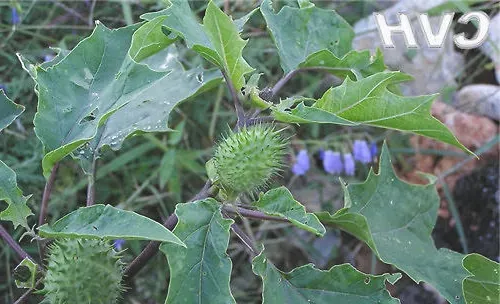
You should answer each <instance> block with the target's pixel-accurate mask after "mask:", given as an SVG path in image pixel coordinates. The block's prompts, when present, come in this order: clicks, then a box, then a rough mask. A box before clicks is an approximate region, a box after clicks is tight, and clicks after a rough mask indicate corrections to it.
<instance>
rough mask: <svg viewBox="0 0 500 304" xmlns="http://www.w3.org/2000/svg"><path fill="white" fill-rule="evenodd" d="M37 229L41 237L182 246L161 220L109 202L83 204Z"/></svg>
mask: <svg viewBox="0 0 500 304" xmlns="http://www.w3.org/2000/svg"><path fill="white" fill-rule="evenodd" d="M38 230H39V231H40V235H41V236H43V237H55V238H102V239H128V240H153V241H162V242H169V243H175V244H177V245H180V246H184V243H182V241H181V240H179V239H178V238H177V237H176V236H175V235H174V234H173V233H172V232H170V231H169V230H168V229H166V228H165V227H163V226H162V225H161V224H160V223H158V222H155V221H153V220H152V219H150V218H148V217H145V216H142V215H140V214H137V213H135V212H131V211H125V210H121V209H118V208H115V207H113V206H110V205H94V206H91V207H82V208H80V209H78V210H76V211H73V212H71V213H70V214H68V215H66V216H64V217H62V218H61V219H59V220H58V221H56V222H55V223H54V224H52V225H50V226H49V225H47V224H45V225H43V226H41V227H39V228H38Z"/></svg>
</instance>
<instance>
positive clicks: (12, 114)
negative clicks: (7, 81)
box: [0, 89, 24, 131]
mask: <svg viewBox="0 0 500 304" xmlns="http://www.w3.org/2000/svg"><path fill="white" fill-rule="evenodd" d="M23 112H24V107H23V106H22V105H18V104H16V103H14V102H12V100H10V99H9V97H7V96H6V95H5V92H4V91H3V90H1V89H0V131H2V130H3V129H4V128H6V127H7V126H8V125H10V124H11V123H12V122H13V121H14V120H15V119H16V118H17V117H18V116H19V115H21V113H23Z"/></svg>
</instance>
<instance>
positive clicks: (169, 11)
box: [141, 0, 254, 91]
mask: <svg viewBox="0 0 500 304" xmlns="http://www.w3.org/2000/svg"><path fill="white" fill-rule="evenodd" d="M253 12H254V11H252V12H251V13H250V14H249V15H246V16H245V17H243V18H242V19H240V20H239V21H238V22H237V24H236V22H235V21H233V20H232V19H231V17H229V16H227V15H226V14H224V12H223V11H221V10H220V9H219V7H217V5H215V4H214V3H213V2H212V1H210V2H209V3H208V6H207V10H206V12H205V17H204V18H203V25H202V24H200V23H199V22H198V20H197V18H196V15H195V14H194V13H193V12H192V11H191V8H190V6H189V2H188V1H184V0H171V5H170V6H169V7H168V8H166V9H164V10H162V11H160V12H155V13H149V14H144V15H142V16H141V18H143V19H146V20H152V19H153V18H157V17H158V16H162V15H163V16H166V19H165V21H164V22H163V25H164V26H165V27H167V28H168V29H170V30H171V31H172V32H174V33H177V34H178V35H180V36H181V37H183V38H184V40H185V41H186V43H187V45H188V46H189V47H190V48H192V49H193V50H194V51H196V52H198V53H199V54H200V55H201V56H203V57H204V58H205V59H207V60H208V61H210V62H212V63H213V64H215V65H217V66H218V67H219V68H220V69H222V70H223V71H224V72H225V73H226V74H227V75H228V77H229V78H230V79H231V80H232V82H233V85H234V87H235V89H236V90H238V91H239V90H240V89H241V88H242V87H243V85H244V84H245V77H244V75H245V74H247V73H250V72H252V71H253V68H252V67H250V65H248V63H247V62H246V61H245V59H244V58H243V56H242V51H243V48H244V47H245V45H246V44H247V42H246V41H245V40H243V39H241V37H240V35H239V32H240V31H241V28H242V26H243V25H244V23H245V22H246V21H247V20H248V19H249V18H250V16H251V14H253Z"/></svg>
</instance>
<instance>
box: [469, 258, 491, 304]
mask: <svg viewBox="0 0 500 304" xmlns="http://www.w3.org/2000/svg"><path fill="white" fill-rule="evenodd" d="M462 264H463V266H464V268H465V269H466V270H467V271H468V272H469V273H470V274H471V275H470V276H468V277H466V278H465V280H464V281H463V290H464V297H465V302H466V303H468V304H492V303H497V301H498V300H499V299H500V264H499V263H497V262H495V261H492V260H490V259H488V258H486V257H484V256H482V255H480V254H477V253H472V254H468V255H466V256H465V258H464V259H463V261H462Z"/></svg>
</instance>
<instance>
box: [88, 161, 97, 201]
mask: <svg viewBox="0 0 500 304" xmlns="http://www.w3.org/2000/svg"><path fill="white" fill-rule="evenodd" d="M96 167H97V160H96V159H94V160H93V161H92V167H91V169H90V174H89V175H88V180H89V183H88V185H87V207H89V206H92V205H94V203H95V174H96Z"/></svg>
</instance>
